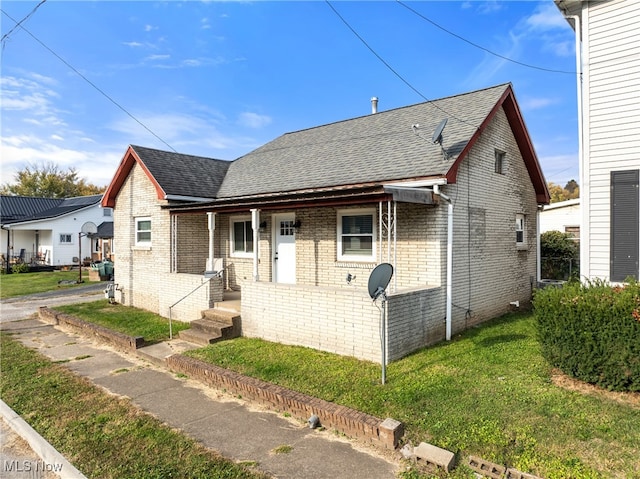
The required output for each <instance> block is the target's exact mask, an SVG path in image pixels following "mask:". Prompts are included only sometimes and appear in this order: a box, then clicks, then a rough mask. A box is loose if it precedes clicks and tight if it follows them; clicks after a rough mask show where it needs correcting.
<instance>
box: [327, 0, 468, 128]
mask: <svg viewBox="0 0 640 479" xmlns="http://www.w3.org/2000/svg"><path fill="white" fill-rule="evenodd" d="M325 2H326V3H327V5H329V7H331V10H333V11H334V13H335V14H336V15H337V16H338V18H339V19H340V20H342V22H343V23H344V24H345V25H346V26H347V28H348V29H349V30H351V32H352V33H353V34H354V35H355V36H356V37H357V38H358V40H360V41H361V42H362V43H363V44H364V46H365V47H367V48H368V49H369V51H370V52H371V53H373V54H374V55H375V57H376V58H377V59H378V60H380V61H381V62H382V63H383V64H384V66H386V67H387V68H388V69H389V70H390V71H391V72H392V73H393V74H394V75H395V76H396V77H398V78H399V79H400V80H401V81H402V82H403V83H404V84H405V85H407V86H408V87H409V88H411V90H413V91H414V92H415V93H416V94H417V95H418V96H419V97H420V98H422V99H424V101H426V102H428V103H430V104H431V105H432V106H433V107H435V108H437V109H438V110H440V111H441V112H443V113H444V114H445V115H447V116H449V117H452V118H455V119H456V120H458V121H460V122H462V123H466V124H467V125H471V126H473V127H474V128H475V129H476V130H477V129H479V127H478V126H477V125H474V124H473V123H471V122H468V121H466V120H463V119H462V118H458V117H456V116H455V115H452V114H451V113H449V112H448V111H446V110H445V109H444V108H442V107H440V106H439V105H437V104H436V103H435V102H434V101H433V100H430V99H429V98H427V97H426V96H424V95H423V94H422V93H421V92H420V91H419V90H418V89H417V88H415V87H414V86H413V85H411V83H409V82H408V81H407V80H405V79H404V78H403V77H402V75H400V74H399V73H398V72H397V71H396V70H395V69H394V68H393V67H392V66H391V65H389V63H387V62H386V61H385V60H384V58H382V57H381V56H380V55H378V53H377V52H376V51H375V50H374V49H373V48H372V47H371V46H370V45H369V44H368V43H367V42H366V41H365V40H364V38H362V37H361V36H360V35H359V34H358V32H356V31H355V29H354V28H353V27H352V26H351V25H349V22H347V21H346V20H345V19H344V18H343V17H342V15H340V13H338V11H337V10H336V9H335V8H334V7H333V5H331V2H330V1H329V0H325Z"/></svg>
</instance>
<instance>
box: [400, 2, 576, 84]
mask: <svg viewBox="0 0 640 479" xmlns="http://www.w3.org/2000/svg"><path fill="white" fill-rule="evenodd" d="M396 2H397V3H399V4H400V5H402V6H403V7H404V8H406V9H407V10H409V11H411V12H413V13H414V14H415V15H417V16H419V17H420V18H422V19H423V20H424V21H426V22H429V23H430V24H431V25H433V26H434V27H436V28H439V29H440V30H442V31H443V32H445V33H448V34H449V35H451V36H453V37H455V38H457V39H458V40H462V41H463V42H465V43H468V44H469V45H471V46H473V47H475V48H479V49H480V50H482V51H485V52H487V53H489V54H491V55H493V56H496V57H498V58H502V59H503V60H506V61H508V62H511V63H515V64H516V65H520V66H523V67H527V68H533V69H534V70H541V71H544V72H550V73H566V74H570V75H575V74H576V72H575V71H566V70H554V69H553V68H545V67H539V66H536V65H530V64H528V63H524V62H519V61H518V60H514V59H513V58H509V57H505V56H504V55H500V54H499V53H496V52H494V51H491V50H489V49H488V48H485V47H483V46H482V45H478V44H477V43H474V42H472V41H471V40H467V39H466V38H464V37H463V36H461V35H458V34H457V33H454V32H452V31H451V30H447V29H446V28H444V27H443V26H442V25H440V24H438V23H436V22H434V21H433V20H431V19H430V18H428V17H425V16H424V15H423V14H422V13H420V12H418V11H416V10H414V9H413V8H411V7H410V6H409V5H406V4H405V3H403V2H401V1H400V0H396Z"/></svg>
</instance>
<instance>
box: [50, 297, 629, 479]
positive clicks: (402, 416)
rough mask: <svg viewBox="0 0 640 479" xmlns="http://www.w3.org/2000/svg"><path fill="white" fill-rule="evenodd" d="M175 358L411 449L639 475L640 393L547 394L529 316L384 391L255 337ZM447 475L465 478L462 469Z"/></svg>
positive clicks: (317, 358) (500, 324)
mask: <svg viewBox="0 0 640 479" xmlns="http://www.w3.org/2000/svg"><path fill="white" fill-rule="evenodd" d="M59 309H62V310H64V311H66V312H69V313H71V314H74V315H77V316H80V317H82V318H84V319H87V320H90V321H93V322H97V323H99V324H102V325H104V326H106V327H110V328H112V329H114V330H120V331H122V332H125V333H126V334H131V335H141V336H145V338H147V337H154V336H153V335H152V334H151V333H149V332H148V331H149V330H147V327H149V328H151V329H153V328H156V327H157V328H158V331H160V332H159V335H158V336H155V337H156V338H160V339H161V338H162V336H163V335H164V337H165V338H166V336H167V334H168V328H167V323H166V319H163V318H159V317H157V318H158V320H159V325H158V326H153V327H151V326H147V325H146V323H147V319H144V318H147V317H153V316H155V315H152V314H151V313H148V312H145V311H141V310H136V309H134V308H127V307H124V306H121V305H109V304H108V303H107V301H106V300H104V301H97V302H94V303H85V304H83V305H74V306H65V307H60V308H59ZM177 325H180V326H177ZM132 326H133V328H131V327H132ZM174 326H176V327H181V326H184V327H187V325H182V323H177V322H174ZM122 328H124V329H122ZM175 332H176V329H174V333H175ZM187 354H189V355H191V356H194V357H197V358H199V359H202V360H205V361H208V362H211V363H213V364H217V365H220V366H222V367H226V368H229V369H232V370H235V371H238V372H240V373H242V374H245V375H248V376H252V377H257V378H260V379H263V380H266V381H269V382H272V383H276V384H279V385H282V386H284V387H287V388H290V389H293V390H296V391H300V392H303V393H305V394H309V395H312V396H316V397H319V398H322V399H325V400H328V401H332V402H335V403H337V404H342V405H345V406H348V407H351V408H354V409H357V410H360V411H363V412H366V413H369V414H373V415H375V416H378V417H380V418H386V417H392V418H394V419H397V420H400V421H402V422H403V423H404V424H405V428H406V435H405V439H407V440H411V441H412V442H413V444H417V443H419V442H421V441H426V442H430V443H432V444H435V445H437V446H440V447H443V448H446V449H449V450H451V451H454V452H456V453H458V454H459V455H460V456H466V455H470V454H472V455H477V456H480V457H483V458H485V459H486V460H490V461H493V462H496V463H499V464H506V465H507V466H509V467H513V468H515V469H518V470H520V471H523V472H528V473H532V474H536V475H539V476H541V477H544V478H546V479H560V478H563V479H564V478H579V479H583V478H594V479H595V478H607V477H610V478H618V477H621V478H640V461H638V457H640V395H639V394H626V395H625V394H615V395H614V394H610V393H607V392H606V391H598V390H596V389H595V388H589V387H587V385H580V384H579V383H578V386H579V387H573V388H568V387H565V386H561V385H557V384H559V383H558V381H557V378H558V375H557V374H555V373H554V371H552V369H551V368H550V367H549V365H548V364H547V363H546V362H545V361H544V359H543V358H542V356H541V355H540V348H539V344H538V341H537V339H536V328H535V320H534V317H533V315H531V314H512V315H507V316H504V317H502V318H498V319H496V320H494V321H491V322H489V323H486V324H484V325H482V326H481V327H477V328H473V329H471V330H469V331H466V332H465V333H463V334H461V335H458V336H457V337H455V338H454V340H453V341H451V342H449V343H442V344H440V345H437V346H435V347H431V348H428V349H425V350H423V351H420V352H417V353H415V354H413V355H411V356H409V357H406V358H404V359H402V360H400V361H396V362H394V363H392V364H390V365H388V367H387V384H386V385H384V386H383V385H381V384H380V377H381V368H380V365H377V364H373V363H370V362H365V361H359V360H356V359H353V358H348V357H343V356H337V355H334V354H330V353H325V352H321V351H316V350H313V349H309V348H301V347H293V346H284V345H280V344H275V343H269V342H266V341H261V340H258V339H248V338H239V339H235V340H232V341H224V342H220V343H216V344H213V345H210V346H208V347H206V348H201V349H198V350H194V351H191V352H189V353H187ZM570 383H571V381H568V380H566V379H565V380H564V381H563V382H562V384H570ZM573 385H574V386H575V383H573ZM453 476H454V477H472V476H470V475H468V474H467V473H466V472H464V470H463V468H459V469H458V470H457V471H456V472H455V473H454V475H453ZM407 477H409V476H407Z"/></svg>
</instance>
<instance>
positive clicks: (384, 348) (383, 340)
mask: <svg viewBox="0 0 640 479" xmlns="http://www.w3.org/2000/svg"><path fill="white" fill-rule="evenodd" d="M379 297H380V298H382V301H381V303H380V304H381V308H382V312H381V313H380V316H381V320H380V323H381V324H380V341H381V350H382V384H383V385H384V384H385V382H386V381H387V293H386V292H385V290H384V289H383V290H382V291H380V293H379Z"/></svg>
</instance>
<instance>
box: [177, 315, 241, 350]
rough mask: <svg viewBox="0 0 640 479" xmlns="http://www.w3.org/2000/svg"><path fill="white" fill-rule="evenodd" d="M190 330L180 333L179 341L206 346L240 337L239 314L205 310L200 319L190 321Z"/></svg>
mask: <svg viewBox="0 0 640 479" xmlns="http://www.w3.org/2000/svg"><path fill="white" fill-rule="evenodd" d="M190 326H191V328H190V329H185V330H184V331H180V339H182V340H184V341H188V342H190V343H194V344H199V345H201V346H206V345H208V344H212V343H215V342H217V341H222V340H225V339H232V338H237V337H239V336H240V314H239V313H238V312H237V311H227V310H223V309H218V308H214V309H207V310H206V311H203V312H202V318H201V319H196V320H195V321H191V323H190Z"/></svg>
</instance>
